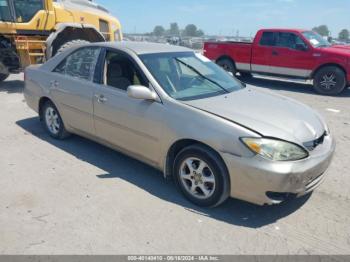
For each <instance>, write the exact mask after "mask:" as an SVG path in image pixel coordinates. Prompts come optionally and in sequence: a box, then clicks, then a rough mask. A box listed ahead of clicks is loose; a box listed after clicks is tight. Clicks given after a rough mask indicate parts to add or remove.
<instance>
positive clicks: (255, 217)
mask: <svg viewBox="0 0 350 262" xmlns="http://www.w3.org/2000/svg"><path fill="white" fill-rule="evenodd" d="M16 124H17V125H18V126H20V127H21V128H22V129H23V130H25V132H27V133H30V134H32V135H34V136H36V137H37V138H39V139H41V140H43V141H45V142H47V143H50V144H51V145H54V146H55V147H57V148H59V149H61V150H64V151H65V152H67V153H69V154H71V155H74V156H75V157H77V158H78V159H81V160H82V161H85V162H87V163H89V164H91V165H94V166H96V167H98V168H99V169H101V170H104V172H103V173H102V174H100V175H97V179H115V178H118V179H123V180H125V181H127V182H129V183H131V184H133V185H135V186H137V187H139V188H140V189H142V190H145V191H147V192H149V193H150V194H152V195H154V196H155V197H158V198H160V199H162V200H164V201H168V202H172V203H174V204H177V205H179V206H181V207H183V208H185V209H186V210H187V211H189V212H194V213H197V214H200V215H202V216H206V217H210V218H212V219H216V220H219V221H223V222H226V223H229V224H232V225H237V226H243V227H249V228H259V227H262V226H266V225H269V224H271V223H274V222H276V221H277V220H279V219H280V218H283V217H286V216H288V215H290V214H292V213H293V212H295V211H296V210H298V209H299V208H300V207H301V206H303V205H304V203H305V202H306V201H307V200H308V199H309V197H310V195H309V196H305V197H302V198H299V199H294V200H290V201H287V202H285V203H282V204H280V205H276V206H263V207H262V206H257V205H253V204H250V203H247V202H244V201H240V200H236V199H229V200H228V201H226V202H225V203H224V204H223V205H221V206H219V207H217V208H214V209H209V208H200V207H197V206H195V205H193V204H191V203H190V202H188V201H187V200H186V199H185V198H184V197H183V196H182V194H181V193H180V192H179V191H178V190H177V189H176V187H175V184H174V183H173V181H171V180H165V179H164V178H163V175H162V173H161V172H159V171H158V170H156V169H154V168H152V167H150V166H148V165H145V164H143V163H141V162H139V161H137V160H135V159H132V158H130V157H128V156H125V155H123V154H121V153H118V152H116V151H114V150H111V149H109V148H107V147H104V146H102V145H99V144H97V143H95V142H92V141H90V140H87V139H85V138H82V137H79V136H72V137H71V138H69V139H68V140H64V141H59V140H55V139H52V138H51V137H50V136H48V135H47V133H46V132H45V131H44V129H43V128H42V126H41V124H40V122H39V119H38V118H29V119H24V120H20V121H18V122H16Z"/></svg>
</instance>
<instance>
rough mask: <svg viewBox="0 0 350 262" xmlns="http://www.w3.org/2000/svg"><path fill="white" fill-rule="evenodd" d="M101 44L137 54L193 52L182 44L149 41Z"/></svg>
mask: <svg viewBox="0 0 350 262" xmlns="http://www.w3.org/2000/svg"><path fill="white" fill-rule="evenodd" d="M99 44H101V43H99ZM103 45H104V46H109V47H113V48H118V49H128V50H131V51H133V52H134V53H136V54H138V55H143V54H155V53H173V52H193V50H191V49H189V48H186V47H182V46H175V45H169V44H158V43H149V42H130V41H123V42H106V43H103Z"/></svg>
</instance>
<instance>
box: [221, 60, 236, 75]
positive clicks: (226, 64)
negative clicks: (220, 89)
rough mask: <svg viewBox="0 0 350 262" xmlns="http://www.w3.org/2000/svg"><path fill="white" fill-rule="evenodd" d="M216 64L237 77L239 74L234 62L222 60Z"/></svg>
mask: <svg viewBox="0 0 350 262" xmlns="http://www.w3.org/2000/svg"><path fill="white" fill-rule="evenodd" d="M216 64H217V65H219V66H221V67H222V68H223V69H225V70H226V71H227V72H229V73H232V74H233V75H236V73H237V70H236V66H235V64H234V62H232V60H230V59H229V58H221V59H219V60H218V61H217V62H216Z"/></svg>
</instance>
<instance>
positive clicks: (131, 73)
mask: <svg viewBox="0 0 350 262" xmlns="http://www.w3.org/2000/svg"><path fill="white" fill-rule="evenodd" d="M103 67H104V73H103V77H102V78H103V81H102V83H101V84H100V85H97V86H96V89H95V96H94V102H93V104H94V120H95V127H96V135H97V136H98V137H99V138H100V139H102V140H103V141H106V142H108V143H111V144H113V145H114V146H116V147H118V148H120V149H122V150H123V151H125V152H126V153H130V154H132V155H135V156H137V157H138V158H139V159H142V160H144V161H146V162H148V163H150V164H152V165H154V166H156V165H157V164H158V162H159V159H160V143H161V132H162V126H163V125H162V119H163V117H164V106H163V104H162V103H160V102H155V101H146V100H137V99H133V98H130V97H129V96H128V95H127V88H128V87H129V86H130V85H143V86H149V83H148V81H147V79H146V77H145V76H144V74H143V73H142V71H141V70H140V69H139V67H138V66H137V63H136V62H135V61H134V60H133V58H131V57H130V56H128V55H127V54H125V53H123V52H120V51H117V50H114V49H111V50H107V51H106V55H105V61H104V66H103Z"/></svg>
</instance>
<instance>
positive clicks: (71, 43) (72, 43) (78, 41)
mask: <svg viewBox="0 0 350 262" xmlns="http://www.w3.org/2000/svg"><path fill="white" fill-rule="evenodd" d="M88 43H90V42H89V41H86V40H81V39H76V40H72V41H69V42H66V43H64V44H63V45H62V46H61V47H60V48H58V50H57V52H56V54H55V55H59V54H60V53H62V52H64V51H65V50H67V49H69V48H71V47H73V46H76V45H83V44H88Z"/></svg>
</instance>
